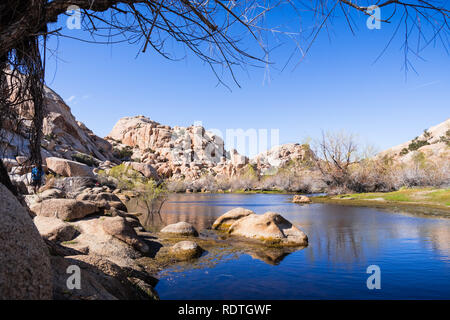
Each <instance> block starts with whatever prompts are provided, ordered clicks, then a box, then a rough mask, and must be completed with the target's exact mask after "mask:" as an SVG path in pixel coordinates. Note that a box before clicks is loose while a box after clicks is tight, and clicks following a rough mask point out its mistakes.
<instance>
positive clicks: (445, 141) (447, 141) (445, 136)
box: [439, 129, 450, 147]
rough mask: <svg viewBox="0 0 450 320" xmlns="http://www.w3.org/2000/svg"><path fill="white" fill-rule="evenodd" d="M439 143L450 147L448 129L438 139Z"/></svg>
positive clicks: (449, 131)
mask: <svg viewBox="0 0 450 320" xmlns="http://www.w3.org/2000/svg"><path fill="white" fill-rule="evenodd" d="M439 141H440V142H444V143H445V144H446V145H447V146H448V147H450V129H448V130H447V132H445V135H444V136H441V137H440V139H439Z"/></svg>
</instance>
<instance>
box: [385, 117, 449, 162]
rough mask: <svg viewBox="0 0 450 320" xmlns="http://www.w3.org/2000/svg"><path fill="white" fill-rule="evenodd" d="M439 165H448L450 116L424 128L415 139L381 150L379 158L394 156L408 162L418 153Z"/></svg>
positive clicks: (397, 160)
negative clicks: (426, 128)
mask: <svg viewBox="0 0 450 320" xmlns="http://www.w3.org/2000/svg"><path fill="white" fill-rule="evenodd" d="M419 152H420V153H423V154H424V156H425V157H426V159H427V160H429V161H432V162H434V163H436V164H437V165H448V159H449V158H450V118H449V119H447V120H446V121H444V122H442V123H440V124H438V125H436V126H433V127H431V128H429V129H428V130H424V132H423V133H422V134H421V135H419V136H417V137H416V138H415V139H413V140H410V141H407V142H405V143H402V144H400V145H398V146H395V147H392V148H390V149H388V150H385V151H383V152H380V153H379V154H378V155H377V158H379V159H381V158H392V159H393V160H394V161H396V162H399V163H403V164H408V163H412V162H413V161H414V158H415V157H416V156H417V154H418V153H419Z"/></svg>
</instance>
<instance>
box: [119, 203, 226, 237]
mask: <svg viewBox="0 0 450 320" xmlns="http://www.w3.org/2000/svg"><path fill="white" fill-rule="evenodd" d="M127 207H128V211H130V212H138V213H145V207H144V206H142V205H138V204H137V203H136V200H132V201H130V202H129V203H127ZM221 213H223V212H221V209H219V208H217V207H214V206H193V205H192V204H191V203H183V202H174V203H172V202H166V203H165V204H164V206H163V208H162V210H161V215H160V217H159V216H158V215H155V216H153V219H152V218H151V217H150V219H149V222H150V223H149V225H145V226H144V227H145V228H148V230H151V231H159V230H160V229H161V228H162V227H164V226H166V225H169V224H174V223H177V222H181V221H185V222H189V223H191V224H192V225H193V226H194V227H195V228H196V229H197V230H198V231H202V230H205V229H209V228H211V225H212V223H213V222H214V220H215V219H216V218H217V216H218V215H219V214H221Z"/></svg>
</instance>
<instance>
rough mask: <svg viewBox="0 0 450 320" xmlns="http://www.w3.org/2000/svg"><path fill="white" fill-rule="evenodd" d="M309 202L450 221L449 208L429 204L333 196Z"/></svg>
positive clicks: (320, 197)
mask: <svg viewBox="0 0 450 320" xmlns="http://www.w3.org/2000/svg"><path fill="white" fill-rule="evenodd" d="M311 201H312V203H321V204H335V205H341V206H352V207H365V208H377V209H385V210H389V211H394V212H401V213H411V214H414V215H418V216H421V217H428V218H447V219H450V207H448V206H443V205H436V204H430V203H418V202H399V201H387V200H385V201H378V200H369V199H338V198H335V197H334V196H317V197H311ZM405 211H407V212H405Z"/></svg>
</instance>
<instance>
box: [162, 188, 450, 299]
mask: <svg viewBox="0 0 450 320" xmlns="http://www.w3.org/2000/svg"><path fill="white" fill-rule="evenodd" d="M289 199H290V196H288V195H264V194H257V195H237V194H214V195H213V194H183V195H173V196H171V198H170V199H169V202H168V203H166V204H165V207H164V210H163V212H162V217H163V224H169V223H175V222H178V221H187V222H190V223H192V224H194V225H195V226H196V227H197V229H198V230H199V231H203V232H207V231H205V230H206V229H208V228H210V226H211V225H212V223H213V222H214V220H215V219H216V218H217V217H218V216H220V215H222V214H223V213H225V212H226V211H228V210H230V209H232V208H234V207H245V208H249V209H252V210H253V211H255V212H256V213H264V212H266V211H275V212H278V213H281V214H282V215H283V216H284V217H285V218H287V219H288V220H290V221H291V222H293V223H294V224H296V225H297V226H299V227H301V228H302V229H303V230H304V231H305V232H306V233H307V235H308V237H309V246H308V247H307V248H304V249H302V250H298V251H295V252H293V253H290V254H287V255H279V256H277V255H276V253H275V257H273V255H272V256H271V255H270V254H269V256H270V258H267V257H264V256H262V255H261V254H251V253H250V254H248V253H245V252H242V253H237V254H236V253H234V254H230V255H229V256H227V255H225V256H224V257H222V258H221V259H218V260H217V261H216V263H214V264H212V265H207V266H206V267H204V268H187V270H185V271H183V272H174V271H176V270H177V268H173V269H172V270H171V269H169V270H168V271H166V272H164V273H163V274H162V275H161V278H160V282H159V283H158V285H157V287H156V289H157V291H158V293H159V295H160V297H161V299H378V298H385V299H415V298H422V299H437V298H440V299H450V220H448V219H435V218H420V217H415V216H411V215H405V214H399V213H391V212H387V211H380V210H379V209H370V208H357V207H344V206H335V205H324V204H310V205H303V206H302V205H297V204H292V203H289ZM208 255H209V256H208ZM211 255H214V253H209V254H206V255H205V256H203V257H201V258H200V260H199V263H201V262H202V259H204V260H205V261H206V260H210V259H211V258H214V257H211ZM373 264H374V265H378V266H379V267H380V268H381V290H368V289H367V286H366V280H367V278H368V276H369V274H367V273H366V269H367V267H368V266H369V265H373Z"/></svg>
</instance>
